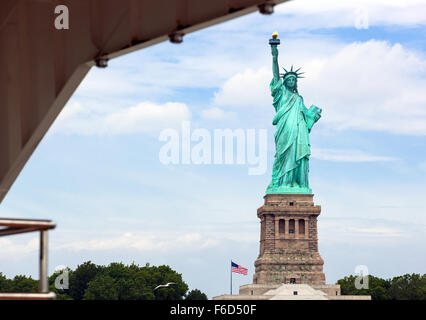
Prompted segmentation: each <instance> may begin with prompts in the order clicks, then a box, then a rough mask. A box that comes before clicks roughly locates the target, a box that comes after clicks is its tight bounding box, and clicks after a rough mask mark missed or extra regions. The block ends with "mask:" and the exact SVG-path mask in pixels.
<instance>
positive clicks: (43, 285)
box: [38, 230, 49, 293]
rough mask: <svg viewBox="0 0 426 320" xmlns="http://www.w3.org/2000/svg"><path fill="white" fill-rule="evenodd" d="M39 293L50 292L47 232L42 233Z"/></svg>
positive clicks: (42, 231)
mask: <svg viewBox="0 0 426 320" xmlns="http://www.w3.org/2000/svg"><path fill="white" fill-rule="evenodd" d="M38 292H39V293H47V292H49V283H48V280H47V230H41V231H40V278H39V281H38Z"/></svg>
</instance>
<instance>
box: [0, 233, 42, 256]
mask: <svg viewBox="0 0 426 320" xmlns="http://www.w3.org/2000/svg"><path fill="white" fill-rule="evenodd" d="M39 241H40V240H39V239H38V238H37V237H35V238H31V239H29V240H27V241H26V242H25V241H13V240H11V239H7V238H4V237H3V238H0V248H1V253H2V254H4V255H11V256H16V255H19V256H22V255H25V254H28V253H31V252H35V251H37V250H38V249H39Z"/></svg>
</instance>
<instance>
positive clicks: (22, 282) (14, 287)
mask: <svg viewBox="0 0 426 320" xmlns="http://www.w3.org/2000/svg"><path fill="white" fill-rule="evenodd" d="M7 281H8V282H9V284H8V287H7V292H29V293H34V292H37V291H38V280H34V279H33V278H31V277H27V276H23V275H18V276H15V277H14V278H13V279H12V280H7Z"/></svg>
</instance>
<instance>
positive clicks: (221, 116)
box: [200, 107, 235, 120]
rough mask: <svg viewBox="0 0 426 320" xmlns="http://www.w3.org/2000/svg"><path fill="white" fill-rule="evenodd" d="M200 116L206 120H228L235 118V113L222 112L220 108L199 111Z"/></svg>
mask: <svg viewBox="0 0 426 320" xmlns="http://www.w3.org/2000/svg"><path fill="white" fill-rule="evenodd" d="M200 116H201V117H202V118H204V119H207V120H229V119H232V118H234V117H235V112H228V111H223V110H222V109H220V108H217V107H213V108H209V109H204V110H201V112H200Z"/></svg>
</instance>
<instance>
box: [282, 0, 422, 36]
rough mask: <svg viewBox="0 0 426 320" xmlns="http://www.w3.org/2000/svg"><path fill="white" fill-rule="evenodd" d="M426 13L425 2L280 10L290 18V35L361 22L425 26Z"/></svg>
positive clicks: (375, 1)
mask: <svg viewBox="0 0 426 320" xmlns="http://www.w3.org/2000/svg"><path fill="white" fill-rule="evenodd" d="M425 11H426V3H425V2H424V1H422V0H405V1H399V0H344V1H335V0H322V1H317V0H297V1H289V2H286V3H284V4H282V5H280V6H277V7H276V12H277V14H278V15H279V16H282V15H285V16H286V23H285V25H283V28H284V30H286V31H288V30H293V31H294V30H314V29H320V28H338V27H356V25H357V23H358V22H359V20H360V19H365V20H366V22H367V23H368V25H369V26H373V25H374V26H379V25H380V26H388V25H405V26H416V25H419V24H421V25H425V24H426V15H424V14H420V12H425ZM281 18H282V17H281Z"/></svg>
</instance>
